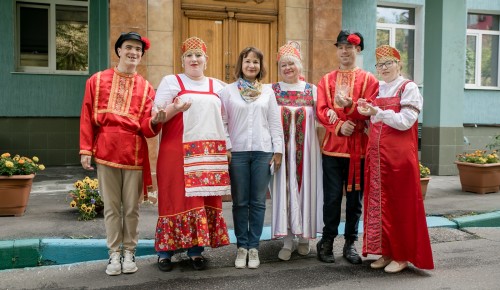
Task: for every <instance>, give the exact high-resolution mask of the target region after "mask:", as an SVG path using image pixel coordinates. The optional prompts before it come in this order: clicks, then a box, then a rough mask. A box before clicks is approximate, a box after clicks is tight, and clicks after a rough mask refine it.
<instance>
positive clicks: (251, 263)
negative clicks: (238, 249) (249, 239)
mask: <svg viewBox="0 0 500 290" xmlns="http://www.w3.org/2000/svg"><path fill="white" fill-rule="evenodd" d="M259 265H260V260H259V250H257V249H255V248H253V249H250V250H248V268H249V269H257V268H259Z"/></svg>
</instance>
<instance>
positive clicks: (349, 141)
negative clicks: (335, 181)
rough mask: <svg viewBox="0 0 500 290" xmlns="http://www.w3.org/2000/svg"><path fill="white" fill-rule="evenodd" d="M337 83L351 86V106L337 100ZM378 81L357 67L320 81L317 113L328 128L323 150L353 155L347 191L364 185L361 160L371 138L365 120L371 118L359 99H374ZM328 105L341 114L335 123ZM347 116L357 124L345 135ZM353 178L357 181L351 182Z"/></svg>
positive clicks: (330, 152) (329, 75) (337, 155)
mask: <svg viewBox="0 0 500 290" xmlns="http://www.w3.org/2000/svg"><path fill="white" fill-rule="evenodd" d="M337 84H338V85H340V84H343V85H347V86H349V88H350V90H349V96H350V97H351V98H352V101H353V103H352V106H351V107H349V108H342V107H339V106H338V105H337V104H336V103H335V87H336V85H337ZM378 84H379V82H378V80H377V79H376V78H375V76H374V75H373V74H371V73H369V72H367V71H364V70H362V69H360V68H357V67H356V68H354V69H351V70H335V71H332V72H330V73H328V74H326V75H325V76H323V78H322V79H321V80H320V81H319V83H318V101H317V106H316V114H317V117H318V120H319V122H320V123H321V125H323V126H324V127H325V128H326V134H325V138H324V139H323V142H322V148H321V151H322V153H323V154H325V155H328V156H335V157H345V158H350V163H349V179H348V180H349V184H348V187H347V190H348V191H352V190H360V189H361V187H360V174H361V167H360V164H361V163H360V162H361V158H363V157H364V154H365V150H366V144H367V140H368V138H367V135H366V132H365V131H366V130H367V128H368V125H367V122H366V120H368V119H369V118H368V117H365V116H363V115H360V114H359V113H358V110H357V101H358V99H360V98H364V99H366V100H367V101H368V102H371V100H373V99H375V98H376V97H377V94H378ZM329 109H333V110H334V111H335V113H337V116H338V117H339V118H338V119H337V120H336V121H335V122H334V123H333V124H330V123H329V121H328V120H329V118H328V116H327V112H328V110H329ZM346 120H351V121H352V122H354V123H355V124H356V127H355V128H354V132H353V134H352V135H351V136H344V135H342V133H341V132H340V127H341V126H342V124H343V123H344V122H345V121H346ZM353 180H354V184H351V182H352V181H353Z"/></svg>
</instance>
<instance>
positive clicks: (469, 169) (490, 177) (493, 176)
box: [455, 161, 500, 194]
mask: <svg viewBox="0 0 500 290" xmlns="http://www.w3.org/2000/svg"><path fill="white" fill-rule="evenodd" d="M455 164H457V168H458V173H459V176H460V183H461V184H462V191H469V192H474V193H480V194H484V193H491V192H498V191H499V190H500V163H489V164H476V163H467V162H459V161H455Z"/></svg>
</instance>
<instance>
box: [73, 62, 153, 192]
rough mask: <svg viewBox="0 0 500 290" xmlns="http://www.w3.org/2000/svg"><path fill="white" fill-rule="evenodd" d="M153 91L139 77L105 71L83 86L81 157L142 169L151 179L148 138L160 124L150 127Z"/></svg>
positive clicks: (148, 178) (117, 166) (108, 164)
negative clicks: (85, 156)
mask: <svg viewBox="0 0 500 290" xmlns="http://www.w3.org/2000/svg"><path fill="white" fill-rule="evenodd" d="M154 96H155V91H154V88H153V87H152V86H151V84H149V82H148V81H147V80H145V79H144V78H143V77H142V76H141V75H139V74H137V73H134V74H124V73H120V72H118V71H117V70H116V69H107V70H104V71H101V72H98V73H95V74H94V75H92V76H91V77H90V78H89V79H88V80H87V83H86V86H85V95H84V98H83V105H82V111H81V116H80V154H82V155H92V156H94V159H95V162H96V163H99V164H104V165H107V166H111V167H116V168H123V169H131V170H143V173H144V178H145V179H144V183H145V186H146V185H148V183H149V181H150V180H151V173H150V168H149V158H148V147H147V143H146V139H145V137H147V138H151V137H154V136H156V135H157V134H158V133H159V132H160V130H161V124H158V125H156V126H154V127H152V126H151V108H152V106H153V99H154Z"/></svg>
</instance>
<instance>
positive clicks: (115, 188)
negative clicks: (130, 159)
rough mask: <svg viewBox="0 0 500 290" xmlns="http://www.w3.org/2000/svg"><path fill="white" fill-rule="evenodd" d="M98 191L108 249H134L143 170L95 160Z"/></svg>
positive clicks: (137, 237) (136, 237) (133, 250)
mask: <svg viewBox="0 0 500 290" xmlns="http://www.w3.org/2000/svg"><path fill="white" fill-rule="evenodd" d="M97 177H98V178H99V192H100V193H101V195H102V198H103V201H104V226H105V227H106V238H107V246H108V249H109V252H110V253H111V252H120V251H121V249H120V247H121V248H123V250H129V251H132V252H135V248H136V246H137V242H138V239H139V233H138V231H137V226H138V224H139V198H140V196H141V192H142V171H141V170H126V169H120V168H114V167H109V166H106V165H102V164H97Z"/></svg>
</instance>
